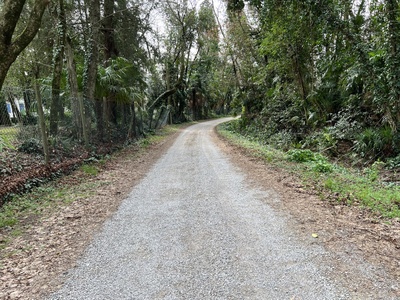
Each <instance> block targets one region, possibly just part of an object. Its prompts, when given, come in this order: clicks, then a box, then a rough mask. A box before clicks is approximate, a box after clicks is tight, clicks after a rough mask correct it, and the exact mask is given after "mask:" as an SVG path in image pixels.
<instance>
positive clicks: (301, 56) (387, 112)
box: [0, 0, 400, 160]
mask: <svg viewBox="0 0 400 300" xmlns="http://www.w3.org/2000/svg"><path fill="white" fill-rule="evenodd" d="M0 5H1V6H0V88H1V87H2V97H1V98H0V122H2V125H9V124H11V122H12V121H14V122H15V120H10V119H9V118H6V117H4V116H6V111H5V102H6V101H9V99H10V97H11V98H13V97H14V98H18V97H23V99H24V101H25V107H26V110H25V114H26V115H28V116H29V115H31V116H35V115H36V112H35V103H36V100H35V96H34V95H33V93H31V92H29V91H30V90H33V89H34V83H35V82H36V81H39V82H40V86H41V89H42V96H43V106H44V108H45V110H44V111H45V112H46V113H48V117H49V134H50V135H51V136H57V135H59V134H60V132H64V133H65V131H67V132H69V133H68V135H69V136H71V137H73V138H75V139H77V140H78V141H85V144H89V143H90V142H91V141H92V142H93V141H94V140H98V141H100V140H102V141H105V140H113V139H116V138H118V137H123V138H128V139H134V138H136V137H138V136H140V135H144V134H146V132H148V131H149V130H150V131H151V130H152V129H154V128H155V127H158V126H160V125H162V124H164V123H166V122H183V121H186V120H189V119H202V118H207V117H211V116H213V115H215V114H226V113H235V114H241V119H240V121H239V122H238V123H237V130H240V131H242V132H246V133H249V134H252V135H255V136H258V137H259V138H260V139H263V140H265V141H266V142H269V143H274V144H276V145H278V146H280V147H290V146H296V147H311V148H318V149H320V150H323V151H329V152H330V154H332V155H338V154H340V153H341V152H343V151H352V152H354V153H357V154H358V155H359V156H361V157H364V158H365V159H372V160H373V159H377V158H379V157H388V156H397V155H399V154H400V150H399V140H400V139H399V136H400V135H399V125H398V124H399V121H400V108H399V101H400V99H399V97H400V73H399V72H400V65H399V64H400V55H399V51H400V47H399V42H400V28H399V20H400V10H399V3H398V1H394V0H387V1H382V0H361V1H360V0H357V1H355V0H320V1H294V0H279V1H277V0H225V1H222V0H220V1H216V0H214V1H212V0H204V1H198V2H197V3H195V2H193V1H187V0H163V1H144V0H104V1H100V0H95V1H88V0H79V1H71V0H53V1H49V0H32V1H11V0H5V1H3V2H2V4H0ZM221 8H223V9H222V10H221ZM7 73H8V76H7V78H6V74H7ZM3 82H4V84H3ZM24 95H25V96H24ZM29 95H30V96H29ZM11 102H13V101H11ZM1 116H3V117H1Z"/></svg>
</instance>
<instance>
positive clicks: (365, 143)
mask: <svg viewBox="0 0 400 300" xmlns="http://www.w3.org/2000/svg"><path fill="white" fill-rule="evenodd" d="M393 146H394V135H393V132H392V130H391V129H390V128H389V127H384V128H366V129H364V130H363V131H362V132H361V133H360V134H359V135H358V136H357V137H356V141H355V143H354V147H353V149H354V151H355V152H356V153H358V154H359V155H361V157H364V158H368V159H376V158H380V157H385V156H390V155H393V154H397V152H398V151H399V150H398V149H396V148H394V147H393Z"/></svg>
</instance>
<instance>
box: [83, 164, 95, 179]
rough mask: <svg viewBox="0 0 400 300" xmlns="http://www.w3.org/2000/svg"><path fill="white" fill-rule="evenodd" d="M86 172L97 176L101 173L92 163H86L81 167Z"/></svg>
mask: <svg viewBox="0 0 400 300" xmlns="http://www.w3.org/2000/svg"><path fill="white" fill-rule="evenodd" d="M80 169H81V170H82V171H83V172H84V173H85V174H88V175H91V176H97V174H99V169H98V168H97V167H96V166H94V165H91V164H84V165H82V166H81V168H80Z"/></svg>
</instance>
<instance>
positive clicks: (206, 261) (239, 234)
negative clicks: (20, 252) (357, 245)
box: [49, 119, 350, 300]
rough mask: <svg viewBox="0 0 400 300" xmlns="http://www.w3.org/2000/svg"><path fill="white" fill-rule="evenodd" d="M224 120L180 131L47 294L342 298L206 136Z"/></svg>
mask: <svg viewBox="0 0 400 300" xmlns="http://www.w3.org/2000/svg"><path fill="white" fill-rule="evenodd" d="M225 120H226V119H221V120H215V121H210V122H205V123H200V124H197V125H194V126H191V127H189V128H187V129H186V130H184V131H183V132H182V134H181V135H180V136H179V137H178V138H177V140H176V142H175V143H174V145H173V146H172V147H171V148H170V149H169V150H168V152H167V153H166V154H165V155H164V156H163V157H162V158H161V159H160V160H159V161H158V162H157V163H156V164H155V165H154V166H153V168H152V169H151V171H150V172H149V173H148V175H147V176H146V177H145V178H144V179H143V180H142V182H141V183H140V184H139V185H137V186H136V187H134V189H133V191H132V192H131V194H130V195H129V197H128V198H127V199H126V200H125V201H124V202H123V203H122V205H121V206H120V208H119V210H118V211H117V212H116V213H115V215H114V216H113V217H112V218H111V219H110V220H108V221H107V222H106V223H105V224H104V226H103V228H102V230H101V232H100V233H99V234H98V235H97V236H96V237H95V239H94V241H93V243H92V244H91V245H90V246H89V248H88V249H87V251H86V253H85V255H84V257H83V258H82V259H81V260H80V261H79V262H78V264H77V267H76V268H74V269H73V270H71V271H70V272H69V273H68V274H67V275H66V282H65V284H64V286H63V287H62V288H61V290H59V291H57V292H56V293H54V294H53V295H51V296H50V298H49V299H74V300H75V299H85V300H86V299H101V300H104V299H149V300H154V299H274V300H275V299H288V300H289V299H307V300H312V299H319V300H321V299H349V297H350V296H349V294H348V293H347V292H346V290H345V289H344V288H342V287H340V286H338V285H336V284H335V282H334V281H332V280H331V279H329V278H328V277H327V276H326V275H325V273H326V272H327V269H328V267H322V266H321V265H320V264H317V263H315V261H316V260H315V258H317V257H318V258H319V259H318V261H320V260H321V257H323V256H325V255H326V253H325V252H324V250H323V249H322V248H321V247H319V246H318V245H310V244H304V243H302V242H301V241H300V240H298V239H297V238H296V235H295V233H293V232H291V231H290V228H289V227H288V226H287V225H286V223H287V216H285V215H284V214H282V213H280V212H277V211H275V210H274V209H272V208H271V207H269V206H268V205H267V204H266V203H265V201H263V199H265V198H266V197H277V195H276V194H275V193H273V192H272V191H271V192H268V190H266V191H261V190H256V189H254V188H251V187H249V186H248V185H247V184H246V181H245V178H244V175H242V174H241V173H240V171H239V170H238V169H236V168H235V167H234V166H233V165H232V164H231V163H230V162H229V160H228V159H227V157H225V156H224V155H223V154H222V153H221V151H220V150H219V149H218V148H217V146H216V145H215V144H214V143H213V141H212V139H211V136H210V133H211V132H212V130H213V127H214V126H215V125H216V124H218V123H220V122H223V121H225ZM132 172H135V170H132ZM276 201H279V199H276Z"/></svg>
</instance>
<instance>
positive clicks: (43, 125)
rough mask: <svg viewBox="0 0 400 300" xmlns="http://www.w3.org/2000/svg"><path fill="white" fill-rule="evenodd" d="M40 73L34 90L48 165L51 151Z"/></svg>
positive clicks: (45, 158) (37, 75)
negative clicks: (41, 92)
mask: <svg viewBox="0 0 400 300" xmlns="http://www.w3.org/2000/svg"><path fill="white" fill-rule="evenodd" d="M38 73H39V71H36V76H35V77H36V78H35V83H34V88H35V94H36V101H37V112H38V117H39V128H40V135H41V137H42V146H43V152H44V160H45V162H46V165H48V164H49V163H50V151H49V142H48V140H47V133H46V123H45V120H44V119H45V118H44V112H43V104H42V97H41V95H40V89H39V84H38V77H39V74H38Z"/></svg>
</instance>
